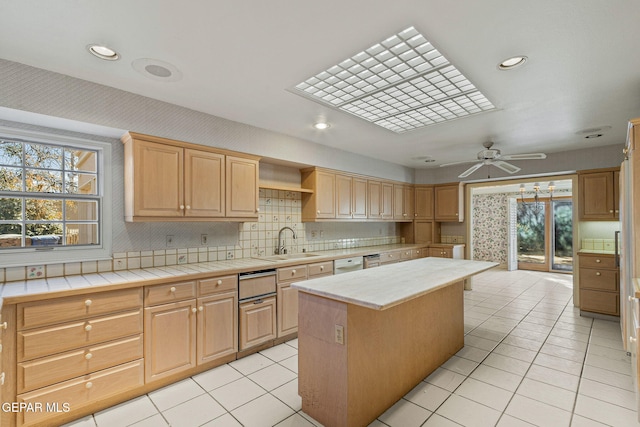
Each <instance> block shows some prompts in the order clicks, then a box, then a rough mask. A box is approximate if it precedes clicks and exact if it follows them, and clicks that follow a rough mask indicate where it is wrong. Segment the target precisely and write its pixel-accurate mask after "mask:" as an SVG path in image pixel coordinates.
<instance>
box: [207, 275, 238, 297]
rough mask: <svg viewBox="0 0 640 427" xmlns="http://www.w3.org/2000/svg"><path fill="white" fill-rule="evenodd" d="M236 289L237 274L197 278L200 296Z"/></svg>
mask: <svg viewBox="0 0 640 427" xmlns="http://www.w3.org/2000/svg"><path fill="white" fill-rule="evenodd" d="M237 290H238V275H237V274H234V275H232V276H224V277H214V278H212V279H204V280H198V293H199V295H200V296H203V295H210V294H215V293H218V292H226V291H237Z"/></svg>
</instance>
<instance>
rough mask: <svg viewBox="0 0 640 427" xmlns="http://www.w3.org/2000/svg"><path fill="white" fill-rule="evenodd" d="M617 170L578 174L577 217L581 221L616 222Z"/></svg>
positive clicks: (617, 200) (617, 207) (617, 205)
mask: <svg viewBox="0 0 640 427" xmlns="http://www.w3.org/2000/svg"><path fill="white" fill-rule="evenodd" d="M619 178H620V170H619V169H617V168H616V169H603V170H597V171H584V172H583V171H581V172H579V173H578V191H579V197H580V198H579V202H578V216H579V219H580V220H583V221H616V220H618V218H619V209H620V203H619V195H618V187H619V184H618V182H619Z"/></svg>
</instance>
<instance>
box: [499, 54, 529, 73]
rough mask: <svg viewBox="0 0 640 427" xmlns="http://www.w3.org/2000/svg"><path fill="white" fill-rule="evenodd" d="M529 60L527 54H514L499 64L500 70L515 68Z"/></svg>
mask: <svg viewBox="0 0 640 427" xmlns="http://www.w3.org/2000/svg"><path fill="white" fill-rule="evenodd" d="M525 62H527V57H526V56H512V57H511V58H508V59H505V60H504V61H502V62H501V63H499V64H498V69H499V70H505V71H506V70H513V69H514V68H516V67H519V66H521V65H523V64H524V63H525Z"/></svg>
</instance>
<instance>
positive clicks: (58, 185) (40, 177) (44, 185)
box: [26, 169, 62, 193]
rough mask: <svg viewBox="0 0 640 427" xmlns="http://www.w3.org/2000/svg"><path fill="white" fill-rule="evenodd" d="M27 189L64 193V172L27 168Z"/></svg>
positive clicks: (38, 191)
mask: <svg viewBox="0 0 640 427" xmlns="http://www.w3.org/2000/svg"><path fill="white" fill-rule="evenodd" d="M26 174H27V176H26V184H27V188H26V190H27V191H29V192H35V193H62V172H51V171H43V170H35V169H27V170H26Z"/></svg>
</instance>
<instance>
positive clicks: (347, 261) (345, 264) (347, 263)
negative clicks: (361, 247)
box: [333, 256, 364, 274]
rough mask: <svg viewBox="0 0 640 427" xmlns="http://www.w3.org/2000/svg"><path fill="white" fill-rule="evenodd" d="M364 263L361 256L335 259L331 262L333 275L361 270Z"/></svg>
mask: <svg viewBox="0 0 640 427" xmlns="http://www.w3.org/2000/svg"><path fill="white" fill-rule="evenodd" d="M363 265H364V263H363V261H362V257H361V256H357V257H353V258H342V259H337V260H335V261H334V262H333V274H342V273H348V272H350V271H356V270H362V267H363Z"/></svg>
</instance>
